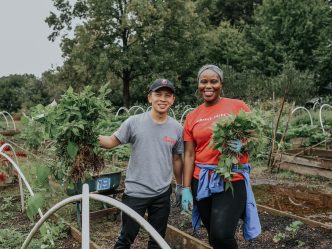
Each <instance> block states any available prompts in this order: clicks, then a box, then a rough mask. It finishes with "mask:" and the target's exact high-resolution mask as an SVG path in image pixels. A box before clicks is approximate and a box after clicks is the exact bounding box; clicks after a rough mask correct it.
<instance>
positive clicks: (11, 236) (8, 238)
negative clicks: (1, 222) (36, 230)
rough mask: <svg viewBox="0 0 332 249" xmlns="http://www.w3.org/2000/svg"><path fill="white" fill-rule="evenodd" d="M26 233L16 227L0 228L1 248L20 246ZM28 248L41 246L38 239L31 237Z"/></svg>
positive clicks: (7, 248) (8, 248)
mask: <svg viewBox="0 0 332 249" xmlns="http://www.w3.org/2000/svg"><path fill="white" fill-rule="evenodd" d="M25 237H26V235H24V234H22V233H21V232H20V231H18V230H16V229H8V228H5V229H0V247H1V248H2V249H12V248H20V246H21V245H22V244H23V242H24V240H25ZM30 248H42V247H41V243H40V241H38V240H35V239H33V240H32V241H31V243H30Z"/></svg>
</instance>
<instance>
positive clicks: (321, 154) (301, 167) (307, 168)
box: [275, 148, 332, 179]
mask: <svg viewBox="0 0 332 249" xmlns="http://www.w3.org/2000/svg"><path fill="white" fill-rule="evenodd" d="M275 159H276V164H277V166H278V168H281V169H286V170H289V171H293V172H296V173H299V174H305V175H313V176H321V177H325V178H329V179H332V150H322V149H313V148H310V149H303V148H299V149H291V150H287V151H284V152H281V153H278V154H276V155H275Z"/></svg>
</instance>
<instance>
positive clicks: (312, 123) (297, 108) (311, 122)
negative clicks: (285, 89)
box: [292, 106, 314, 126]
mask: <svg viewBox="0 0 332 249" xmlns="http://www.w3.org/2000/svg"><path fill="white" fill-rule="evenodd" d="M300 109H304V110H306V111H307V113H308V115H309V117H310V124H311V126H313V125H314V122H313V120H312V116H311V113H310V111H309V110H308V109H307V108H305V107H303V106H298V107H296V108H294V110H293V111H292V114H293V113H294V112H295V111H297V110H300Z"/></svg>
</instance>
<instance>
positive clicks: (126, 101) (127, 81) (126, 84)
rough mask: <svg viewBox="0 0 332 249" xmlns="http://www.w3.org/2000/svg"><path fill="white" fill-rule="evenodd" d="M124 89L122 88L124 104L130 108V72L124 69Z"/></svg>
mask: <svg viewBox="0 0 332 249" xmlns="http://www.w3.org/2000/svg"><path fill="white" fill-rule="evenodd" d="M122 82H123V89H122V96H123V106H125V107H126V108H129V106H130V91H129V85H130V72H129V71H128V70H123V78H122Z"/></svg>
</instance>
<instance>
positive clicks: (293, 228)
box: [273, 220, 305, 247]
mask: <svg viewBox="0 0 332 249" xmlns="http://www.w3.org/2000/svg"><path fill="white" fill-rule="evenodd" d="M302 225H303V223H302V222H301V221H298V220H297V221H294V222H292V223H291V224H290V225H288V226H287V227H286V228H285V231H284V232H279V233H277V234H276V235H275V236H274V237H273V241H274V242H275V243H278V242H280V241H283V240H286V239H294V238H295V236H296V234H297V233H298V231H299V229H300V227H301V226H302ZM297 243H298V246H299V247H302V246H304V245H305V244H304V242H303V241H300V240H297Z"/></svg>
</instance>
